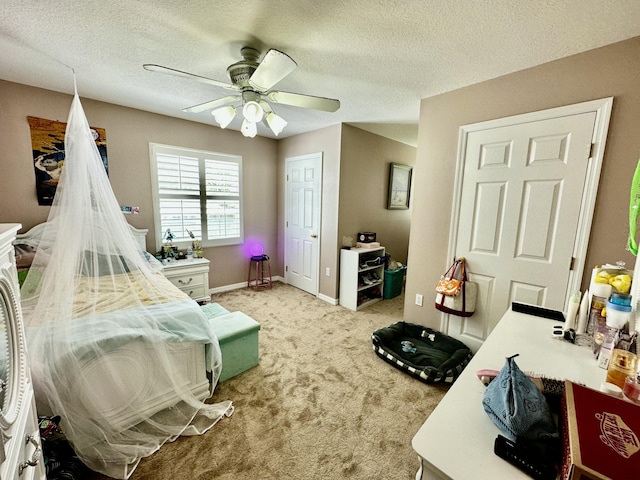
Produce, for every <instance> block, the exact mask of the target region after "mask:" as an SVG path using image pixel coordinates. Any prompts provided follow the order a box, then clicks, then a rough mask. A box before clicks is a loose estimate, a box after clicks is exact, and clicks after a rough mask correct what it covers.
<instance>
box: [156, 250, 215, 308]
mask: <svg viewBox="0 0 640 480" xmlns="http://www.w3.org/2000/svg"><path fill="white" fill-rule="evenodd" d="M162 273H164V276H165V277H167V278H168V279H169V281H171V283H173V284H174V285H175V286H176V287H178V288H179V289H180V290H182V291H183V292H184V293H186V294H187V295H189V296H190V297H191V298H193V299H194V300H196V301H198V302H208V301H210V300H211V296H210V295H209V260H207V259H206V258H194V259H189V260H187V259H184V260H172V261H171V262H169V263H168V264H166V265H163V266H162Z"/></svg>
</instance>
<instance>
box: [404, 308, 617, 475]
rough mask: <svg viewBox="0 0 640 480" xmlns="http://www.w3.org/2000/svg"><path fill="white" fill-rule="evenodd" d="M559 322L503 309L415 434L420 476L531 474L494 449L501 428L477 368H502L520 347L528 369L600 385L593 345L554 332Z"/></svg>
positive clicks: (601, 375)
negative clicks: (484, 405) (494, 419)
mask: <svg viewBox="0 0 640 480" xmlns="http://www.w3.org/2000/svg"><path fill="white" fill-rule="evenodd" d="M471 318H473V317H471ZM555 325H562V322H557V321H553V320H549V319H546V318H541V317H535V316H532V315H526V314H524V313H515V312H512V311H511V310H508V311H507V312H506V313H505V314H504V316H503V317H502V319H501V320H500V322H498V325H497V326H496V328H495V329H494V330H493V332H491V335H489V338H488V339H487V340H486V341H485V342H484V344H483V346H482V347H481V348H480V350H479V351H478V352H477V353H476V354H475V356H474V357H473V359H472V360H471V362H469V364H468V365H467V367H466V368H465V369H464V371H463V372H462V374H461V375H460V377H458V379H457V380H456V381H455V383H454V384H453V385H452V386H451V388H450V390H449V392H447V394H446V395H445V396H444V398H443V399H442V401H441V402H440V403H439V404H438V406H437V407H436V408H435V410H434V411H433V412H432V413H431V415H430V416H429V418H428V419H427V421H426V422H425V423H424V424H423V425H422V427H421V428H420V430H418V433H416V435H415V436H414V437H413V441H412V445H413V449H414V450H415V451H416V452H417V454H418V455H419V456H420V458H421V459H422V464H423V470H424V472H423V476H422V479H431V478H434V479H436V478H441V479H459V480H468V479H471V478H491V479H492V480H499V479H505V480H513V479H519V478H522V479H529V478H530V477H528V476H527V475H525V474H524V473H523V472H521V471H520V470H518V469H516V468H515V467H513V466H512V465H510V464H509V463H507V462H506V461H504V460H503V459H501V458H499V457H498V456H496V455H495V454H494V453H493V443H494V440H495V438H496V437H497V436H498V434H500V430H498V427H496V426H495V425H494V424H493V422H492V421H491V419H490V418H489V416H488V415H487V414H486V412H485V411H484V409H483V408H482V398H483V396H484V390H485V386H484V385H483V384H482V382H480V380H478V378H477V376H476V372H477V371H478V370H481V369H494V370H500V369H501V368H502V367H503V366H504V364H505V359H506V357H509V356H511V355H514V354H517V353H518V354H520V355H519V356H518V357H516V363H517V364H518V367H520V369H521V370H522V371H524V372H526V373H536V374H540V375H543V376H545V377H549V378H558V379H567V380H572V381H574V382H577V383H583V384H584V385H586V386H588V387H591V388H595V389H598V388H599V387H600V384H601V383H602V382H603V381H604V380H605V377H606V370H604V369H601V368H599V367H598V366H597V365H596V359H595V357H594V356H593V354H592V353H591V349H590V348H588V347H579V346H576V345H573V344H571V343H569V342H567V341H564V340H558V339H555V338H553V337H552V335H551V332H552V330H553V327H554V326H555ZM417 478H418V479H419V478H420V477H417Z"/></svg>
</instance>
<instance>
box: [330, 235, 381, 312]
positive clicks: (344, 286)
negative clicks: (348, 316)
mask: <svg viewBox="0 0 640 480" xmlns="http://www.w3.org/2000/svg"><path fill="white" fill-rule="evenodd" d="M384 254H385V253H384V247H376V248H352V249H350V250H346V249H344V250H340V305H342V306H343V307H346V308H348V309H350V310H360V309H362V308H365V307H367V306H369V305H371V304H372V303H375V302H377V301H379V300H382V293H383V282H384Z"/></svg>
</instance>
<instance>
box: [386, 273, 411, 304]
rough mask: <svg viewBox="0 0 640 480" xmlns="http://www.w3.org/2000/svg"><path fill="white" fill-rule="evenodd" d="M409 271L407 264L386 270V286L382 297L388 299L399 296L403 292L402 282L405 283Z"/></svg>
mask: <svg viewBox="0 0 640 480" xmlns="http://www.w3.org/2000/svg"><path fill="white" fill-rule="evenodd" d="M406 272H407V266H406V265H403V266H402V267H400V268H399V269H397V270H385V271H384V288H383V294H382V298H384V299H385V300H388V299H390V298H394V297H397V296H398V295H400V294H401V293H402V284H403V283H404V275H405V273H406Z"/></svg>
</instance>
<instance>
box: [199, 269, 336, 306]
mask: <svg viewBox="0 0 640 480" xmlns="http://www.w3.org/2000/svg"><path fill="white" fill-rule="evenodd" d="M271 280H272V281H274V282H282V283H286V282H285V281H284V277H280V276H277V277H273V278H272V279H271ZM247 285H248V284H247V282H240V283H232V284H230V285H223V286H221V287H215V288H210V289H209V295H213V294H214V293H223V292H230V291H231V290H237V289H239V288H247ZM318 299H320V300H322V301H323V302H327V303H330V304H331V305H338V299H337V298H331V297H328V296H327V295H324V294H322V293H319V294H318Z"/></svg>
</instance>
